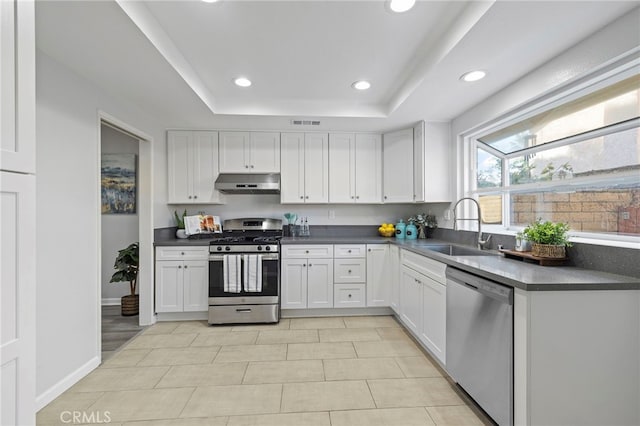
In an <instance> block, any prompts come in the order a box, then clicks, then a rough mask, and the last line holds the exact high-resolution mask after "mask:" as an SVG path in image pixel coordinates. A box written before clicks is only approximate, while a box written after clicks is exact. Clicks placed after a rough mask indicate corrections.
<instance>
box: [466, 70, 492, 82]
mask: <svg viewBox="0 0 640 426" xmlns="http://www.w3.org/2000/svg"><path fill="white" fill-rule="evenodd" d="M486 75H487V73H486V72H484V71H480V70H477V71H469V72H467V73H464V74H462V75H461V76H460V80H462V81H466V82H471V81H478V80H481V79H483V78H484V77H485V76H486Z"/></svg>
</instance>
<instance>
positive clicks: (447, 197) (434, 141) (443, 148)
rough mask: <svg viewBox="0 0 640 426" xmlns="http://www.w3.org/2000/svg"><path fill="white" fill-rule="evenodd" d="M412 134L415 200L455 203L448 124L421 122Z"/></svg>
mask: <svg viewBox="0 0 640 426" xmlns="http://www.w3.org/2000/svg"><path fill="white" fill-rule="evenodd" d="M413 134H414V139H413V171H414V191H415V200H414V201H417V202H427V203H433V202H450V201H452V197H451V174H450V170H451V167H450V161H451V157H450V152H451V150H450V131H449V124H448V123H425V122H424V121H422V122H420V123H418V125H416V126H415V127H414V128H413Z"/></svg>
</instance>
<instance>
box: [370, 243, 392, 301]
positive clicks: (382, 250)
mask: <svg viewBox="0 0 640 426" xmlns="http://www.w3.org/2000/svg"><path fill="white" fill-rule="evenodd" d="M390 271H391V268H390V261H389V245H388V244H369V245H367V306H389V305H390V300H389V299H390V297H389V295H390V293H391V292H390V290H391V288H390V276H391V274H390Z"/></svg>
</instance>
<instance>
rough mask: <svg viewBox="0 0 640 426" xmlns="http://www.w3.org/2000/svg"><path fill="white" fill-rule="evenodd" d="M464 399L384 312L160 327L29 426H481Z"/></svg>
mask: <svg viewBox="0 0 640 426" xmlns="http://www.w3.org/2000/svg"><path fill="white" fill-rule="evenodd" d="M467 401H468V400H467V399H466V398H465V397H464V395H461V394H460V393H459V391H458V390H457V389H456V388H455V387H454V386H452V385H451V384H450V382H449V381H448V380H447V377H446V376H444V375H443V373H442V372H441V370H440V369H439V368H438V367H436V366H435V364H434V363H433V362H432V361H431V360H430V359H429V357H428V356H426V355H425V354H424V353H423V352H422V351H421V350H420V349H419V348H418V346H417V345H416V344H415V342H414V341H413V340H412V339H411V338H410V337H409V336H408V335H407V334H406V333H405V331H404V330H403V329H402V328H401V327H400V326H399V324H398V323H397V322H396V321H395V319H394V318H393V317H390V316H378V317H371V316H369V317H343V318H335V317H334V318H300V319H283V320H281V321H280V323H279V324H276V325H253V326H221V327H210V326H208V325H207V324H206V322H204V321H202V322H201V321H190V322H164V323H158V324H156V325H154V326H152V327H150V328H148V329H147V330H145V331H144V332H143V333H142V334H141V335H139V336H137V337H136V338H135V339H133V340H132V341H130V342H129V343H128V344H127V345H126V346H125V347H124V348H123V349H122V350H120V351H119V352H117V353H115V354H114V355H113V356H112V357H111V358H109V359H108V360H107V361H106V362H105V363H104V364H103V365H101V366H100V367H99V368H97V369H96V370H94V371H93V372H92V373H91V374H89V375H88V376H87V377H85V378H84V379H82V380H81V381H80V382H79V383H77V384H76V385H75V386H73V387H72V388H71V389H69V390H68V391H67V392H65V393H64V394H63V395H61V396H60V397H59V398H57V399H56V400H55V401H53V402H52V403H51V404H49V405H48V406H47V407H45V408H43V409H42V410H41V411H40V412H39V413H38V425H56V424H69V418H70V417H69V416H70V415H73V413H74V412H75V413H79V415H80V416H85V417H84V418H85V420H90V421H85V423H91V422H93V423H97V421H96V420H98V419H99V420H102V422H103V423H105V421H104V420H105V419H106V418H107V417H108V419H109V420H110V422H109V424H111V425H127V426H130V425H131V426H133V425H139V426H142V425H147V426H155V425H158V426H164V425H166V426H169V425H176V426H178V425H179V426H200V425H208V426H211V425H220V426H239V425H260V426H262V425H274V426H275V425H277V426H286V425H295V426H306V425H309V426H313V425H331V426H347V425H353V426H359V425H367V426H368V425H373V426H382V425H398V426H411V425H479V424H483V423H488V421H487V419H486V417H485V416H483V415H482V414H481V413H479V412H478V410H477V408H475V407H473V406H469V405H467ZM69 413H72V414H69ZM92 416H93V417H92ZM80 420H82V417H80ZM74 424H78V423H77V422H76V423H74Z"/></svg>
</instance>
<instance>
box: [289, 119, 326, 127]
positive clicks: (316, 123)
mask: <svg viewBox="0 0 640 426" xmlns="http://www.w3.org/2000/svg"><path fill="white" fill-rule="evenodd" d="M291 124H292V125H294V126H319V125H320V120H291Z"/></svg>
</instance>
